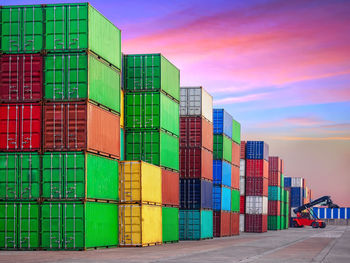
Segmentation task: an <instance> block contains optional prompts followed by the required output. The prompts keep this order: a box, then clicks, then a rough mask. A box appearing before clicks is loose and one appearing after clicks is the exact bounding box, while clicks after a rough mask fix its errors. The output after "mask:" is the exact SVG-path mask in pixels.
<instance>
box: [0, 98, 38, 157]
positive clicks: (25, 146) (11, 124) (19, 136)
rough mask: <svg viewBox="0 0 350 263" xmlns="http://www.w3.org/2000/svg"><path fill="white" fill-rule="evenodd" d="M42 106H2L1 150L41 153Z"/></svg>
mask: <svg viewBox="0 0 350 263" xmlns="http://www.w3.org/2000/svg"><path fill="white" fill-rule="evenodd" d="M41 121H42V117H41V105H40V104H39V103H30V104H28V103H27V104H1V105H0V150H2V151H39V150H40V149H41Z"/></svg>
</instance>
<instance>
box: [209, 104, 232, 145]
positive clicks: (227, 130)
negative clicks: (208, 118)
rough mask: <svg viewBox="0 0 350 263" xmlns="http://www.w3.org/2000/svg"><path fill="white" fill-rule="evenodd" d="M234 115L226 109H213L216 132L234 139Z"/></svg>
mask: <svg viewBox="0 0 350 263" xmlns="http://www.w3.org/2000/svg"><path fill="white" fill-rule="evenodd" d="M232 122H233V118H232V116H231V115H230V114H229V113H227V112H226V111H225V110H224V109H213V124H214V134H225V135H226V136H227V137H229V138H230V139H232Z"/></svg>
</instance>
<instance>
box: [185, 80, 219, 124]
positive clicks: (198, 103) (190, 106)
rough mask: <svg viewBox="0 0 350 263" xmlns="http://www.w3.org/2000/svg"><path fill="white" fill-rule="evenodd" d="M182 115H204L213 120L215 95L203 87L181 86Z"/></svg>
mask: <svg viewBox="0 0 350 263" xmlns="http://www.w3.org/2000/svg"><path fill="white" fill-rule="evenodd" d="M180 116H203V117H204V118H206V119H207V120H208V121H210V122H213V97H212V96H211V95H210V94H209V93H208V92H207V91H206V90H205V89H203V88H202V87H181V88H180Z"/></svg>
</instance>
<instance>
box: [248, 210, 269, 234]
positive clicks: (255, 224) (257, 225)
mask: <svg viewBox="0 0 350 263" xmlns="http://www.w3.org/2000/svg"><path fill="white" fill-rule="evenodd" d="M266 231H267V215H260V214H256V215H250V214H246V215H245V232H252V233H263V232H266Z"/></svg>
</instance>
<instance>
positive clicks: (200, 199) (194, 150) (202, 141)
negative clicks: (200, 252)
mask: <svg viewBox="0 0 350 263" xmlns="http://www.w3.org/2000/svg"><path fill="white" fill-rule="evenodd" d="M212 111H213V98H212V96H211V95H210V94H208V93H207V92H206V91H205V90H204V89H203V88H202V87H182V88H181V89H180V178H181V179H180V219H179V220H180V239H181V240H191V239H206V238H212V237H213V211H212V207H213V205H212V192H213V182H212V181H213V168H212V162H213V116H212Z"/></svg>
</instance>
